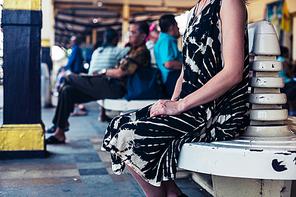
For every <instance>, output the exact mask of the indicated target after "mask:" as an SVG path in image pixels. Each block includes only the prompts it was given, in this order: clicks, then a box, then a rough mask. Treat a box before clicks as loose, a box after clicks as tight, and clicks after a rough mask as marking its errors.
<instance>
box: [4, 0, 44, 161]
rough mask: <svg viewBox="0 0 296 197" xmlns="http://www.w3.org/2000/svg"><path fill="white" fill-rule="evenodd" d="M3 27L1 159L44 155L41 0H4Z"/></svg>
mask: <svg viewBox="0 0 296 197" xmlns="http://www.w3.org/2000/svg"><path fill="white" fill-rule="evenodd" d="M2 27H3V53H4V54H3V60H4V61H3V70H4V80H3V89H4V106H3V125H2V127H1V128H0V159H10V158H35V157H45V152H46V151H45V150H46V147H45V142H44V129H43V125H42V120H41V97H40V91H41V90H40V89H41V88H40V50H41V28H42V11H41V0H4V2H3V11H2ZM46 43H47V41H46V40H44V42H43V44H46ZM47 44H48V43H47Z"/></svg>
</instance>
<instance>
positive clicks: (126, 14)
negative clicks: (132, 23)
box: [122, 3, 130, 42]
mask: <svg viewBox="0 0 296 197" xmlns="http://www.w3.org/2000/svg"><path fill="white" fill-rule="evenodd" d="M129 17H130V6H129V4H127V3H125V4H124V5H123V9H122V19H123V20H122V41H123V42H124V41H125V40H124V39H125V37H124V36H125V35H126V34H125V33H126V32H127V31H128V27H129Z"/></svg>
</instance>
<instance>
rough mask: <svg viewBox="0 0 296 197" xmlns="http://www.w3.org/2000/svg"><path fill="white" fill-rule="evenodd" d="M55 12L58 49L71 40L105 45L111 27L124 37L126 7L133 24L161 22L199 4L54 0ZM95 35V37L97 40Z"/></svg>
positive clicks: (162, 0) (165, 0) (156, 0)
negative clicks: (163, 17) (161, 19)
mask: <svg viewBox="0 0 296 197" xmlns="http://www.w3.org/2000/svg"><path fill="white" fill-rule="evenodd" d="M53 3H54V10H55V26H54V31H55V45H58V46H62V47H66V48H68V47H69V39H70V37H71V36H73V35H75V36H77V37H78V38H79V39H80V41H82V42H86V41H87V39H89V41H90V43H93V40H96V41H102V39H103V38H102V35H103V32H104V30H105V29H107V28H109V27H111V28H113V29H115V30H118V33H119V34H120V35H121V29H122V22H123V17H122V12H123V5H124V4H125V5H129V9H130V17H129V18H128V19H127V20H128V21H129V22H130V23H132V22H135V21H147V22H148V23H149V24H151V23H153V22H157V21H158V19H159V17H160V16H161V15H163V14H167V13H171V14H174V15H178V14H181V13H183V12H185V11H186V10H189V9H190V8H191V7H193V6H194V4H195V3H196V2H195V1H192V0H182V1H180V0H149V1H143V0H100V1H99V0H53ZM94 32H95V33H94ZM93 35H95V37H93Z"/></svg>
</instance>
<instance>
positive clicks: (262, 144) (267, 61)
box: [178, 21, 296, 197]
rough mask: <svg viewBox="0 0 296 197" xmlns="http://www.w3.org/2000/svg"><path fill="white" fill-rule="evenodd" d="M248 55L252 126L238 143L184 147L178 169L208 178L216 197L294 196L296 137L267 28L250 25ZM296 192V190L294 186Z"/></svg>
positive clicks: (276, 47) (271, 30)
mask: <svg viewBox="0 0 296 197" xmlns="http://www.w3.org/2000/svg"><path fill="white" fill-rule="evenodd" d="M249 47H250V54H251V55H253V56H254V61H253V62H252V64H250V65H251V69H252V71H253V77H251V80H250V86H251V92H250V97H249V103H250V119H251V122H250V126H249V127H248V129H247V130H246V132H245V133H244V135H242V136H240V137H239V139H235V140H230V141H221V142H211V143H185V144H184V145H183V147H182V149H181V153H180V157H179V163H178V167H179V168H181V169H186V170H190V171H192V172H198V173H205V174H209V175H212V182H213V191H212V192H211V193H212V194H213V195H214V196H217V197H220V196H223V197H231V196H233V197H257V196H264V197H273V196H276V197H280V196H281V197H290V196H292V195H293V196H296V193H295V190H294V191H292V189H291V188H292V184H295V181H292V180H296V137H295V134H294V133H292V132H291V130H290V128H289V125H287V124H286V123H287V118H288V112H287V110H285V109H282V104H284V103H286V96H285V94H281V93H280V88H281V87H283V86H284V82H283V79H282V78H279V77H278V72H279V71H281V69H282V64H281V63H280V62H277V61H276V55H279V54H280V50H279V44H278V40H277V36H276V33H275V31H274V28H273V26H272V24H271V23H269V22H267V21H260V22H256V23H252V24H250V25H249ZM295 186H296V185H295Z"/></svg>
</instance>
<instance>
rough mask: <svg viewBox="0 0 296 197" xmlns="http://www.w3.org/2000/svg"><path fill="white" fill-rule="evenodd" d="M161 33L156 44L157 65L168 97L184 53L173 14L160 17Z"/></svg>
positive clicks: (172, 88)
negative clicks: (179, 43)
mask: <svg viewBox="0 0 296 197" xmlns="http://www.w3.org/2000/svg"><path fill="white" fill-rule="evenodd" d="M159 26H160V29H161V33H160V34H159V38H158V40H157V42H156V44H155V46H154V55H155V60H156V64H157V67H158V68H159V69H160V71H161V74H162V81H163V83H164V85H165V91H166V94H167V96H168V97H171V96H172V94H173V92H174V89H175V84H176V82H177V79H178V77H179V75H180V72H181V68H182V61H183V58H182V53H181V51H179V49H178V45H177V39H178V38H179V37H180V32H179V27H178V24H177V22H176V20H175V16H174V15H172V14H166V15H163V16H162V17H160V19H159Z"/></svg>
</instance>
